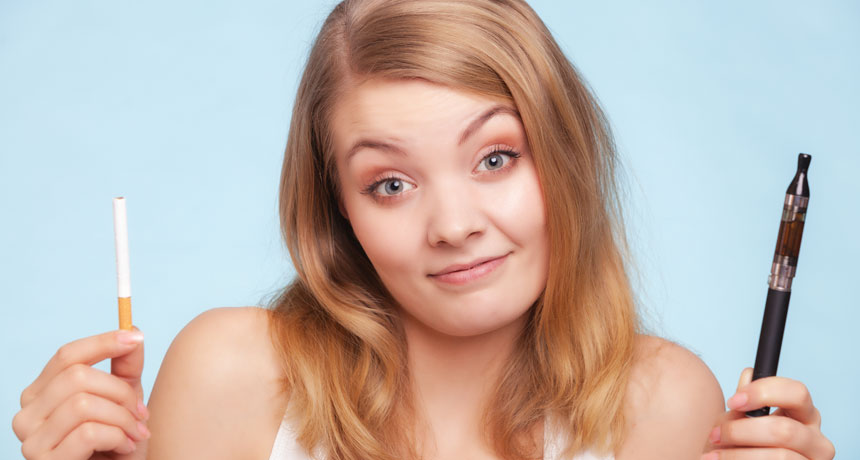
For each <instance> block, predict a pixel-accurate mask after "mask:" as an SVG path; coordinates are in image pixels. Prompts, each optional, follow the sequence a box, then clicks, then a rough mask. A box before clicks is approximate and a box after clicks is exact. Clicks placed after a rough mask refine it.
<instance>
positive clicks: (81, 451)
mask: <svg viewBox="0 0 860 460" xmlns="http://www.w3.org/2000/svg"><path fill="white" fill-rule="evenodd" d="M136 447H137V446H136V444H135V443H134V441H132V440H131V439H129V438H128V436H126V435H125V433H124V432H123V431H122V430H121V429H119V428H117V427H115V426H108V425H102V424H101V423H95V422H85V423H82V424H80V425H79V426H78V427H77V428H75V430H74V431H72V432H71V433H69V436H66V438H65V439H63V441H62V442H61V443H60V444H59V445H58V446H57V447H56V449H54V451H53V452H51V455H50V456H49V457H48V459H50V460H54V459H57V460H59V459H78V458H80V459H87V458H89V457H90V456H91V455H92V454H93V453H95V452H106V451H114V452H116V453H118V454H130V453H131V452H133V451H134V450H135V449H136Z"/></svg>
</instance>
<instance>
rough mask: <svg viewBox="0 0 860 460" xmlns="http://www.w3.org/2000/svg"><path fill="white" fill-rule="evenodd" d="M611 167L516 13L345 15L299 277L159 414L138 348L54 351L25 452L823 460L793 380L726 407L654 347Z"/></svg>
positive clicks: (377, 6)
mask: <svg viewBox="0 0 860 460" xmlns="http://www.w3.org/2000/svg"><path fill="white" fill-rule="evenodd" d="M615 162H616V157H615V152H614V149H613V143H612V138H611V135H610V132H609V128H608V126H607V124H606V122H605V119H604V117H603V115H602V113H601V110H600V108H599V107H598V105H597V103H596V102H595V100H594V98H593V97H592V96H591V94H590V93H589V91H588V90H587V88H586V86H585V85H584V83H583V82H582V80H581V78H580V77H579V76H578V74H577V73H576V71H575V70H574V68H573V67H572V66H571V64H570V63H569V62H568V60H567V59H566V58H565V56H564V55H563V53H562V52H561V50H560V49H559V47H558V46H557V44H556V43H555V41H554V40H553V38H552V37H551V35H550V33H549V32H548V31H547V29H546V28H545V27H544V25H543V23H542V22H541V21H540V19H539V18H538V17H537V16H536V15H535V13H534V12H533V11H532V10H531V9H530V8H529V7H528V6H527V5H526V4H525V3H524V2H522V1H519V0H469V1H465V0H451V1H441V0H419V1H416V0H409V1H401V0H380V1H361V0H358V1H351V0H347V1H344V2H343V3H341V4H339V5H337V6H336V7H335V9H334V11H333V12H332V13H331V14H330V16H329V17H328V19H327V20H326V22H325V24H324V25H323V27H322V30H321V31H320V34H319V36H318V38H317V41H316V43H315V44H314V47H313V49H312V51H311V54H310V57H309V60H308V63H307V67H306V70H305V73H304V75H303V78H302V81H301V84H300V87H299V90H298V94H297V97H296V102H295V108H294V111H293V116H292V121H291V126H290V134H289V140H288V142H287V148H286V154H285V158H284V165H283V171H282V180H281V195H280V213H281V223H282V228H283V234H284V238H285V240H286V242H287V245H288V247H289V249H290V254H291V255H292V260H293V264H294V266H295V270H296V272H297V277H296V279H295V281H294V282H293V283H292V284H291V285H289V286H287V287H286V288H285V289H284V291H283V292H282V293H281V295H280V296H279V298H278V299H277V300H276V302H274V304H273V305H272V306H271V308H269V309H259V308H226V309H216V310H212V311H208V312H206V313H203V314H202V315H200V316H199V317H198V318H196V319H195V320H193V321H192V322H191V323H190V324H189V325H188V326H187V327H186V328H185V329H183V331H182V332H181V333H180V334H179V335H178V337H177V338H176V339H175V341H174V343H173V344H172V346H171V347H170V350H169V351H168V353H167V355H166V356H165V358H164V362H163V363H162V366H161V370H160V371H159V374H158V378H157V380H156V383H155V386H154V388H153V392H152V396H151V397H150V399H149V407H148V408H147V407H146V406H144V405H143V402H142V401H143V399H142V398H143V394H142V390H141V385H140V375H141V371H142V366H143V343H142V340H143V337H142V335H141V334H140V332H139V331H134V332H127V331H113V332H108V333H105V334H102V335H98V336H93V337H88V338H84V339H81V340H78V341H75V342H72V343H69V344H67V345H64V346H63V347H61V348H60V349H59V351H58V352H57V354H56V355H55V356H54V357H53V358H52V359H51V360H50V361H49V362H48V364H47V365H46V366H45V369H44V371H43V372H42V374H41V375H40V376H39V377H38V378H37V379H36V380H35V381H34V382H33V384H32V385H30V386H29V387H27V388H26V389H25V390H24V391H23V393H22V395H21V405H22V409H21V411H20V412H19V413H18V414H17V415H16V417H15V419H14V421H13V427H14V430H15V432H16V434H17V435H18V436H19V438H20V439H21V440H22V442H23V445H22V450H23V453H24V456H25V457H26V458H28V459H86V458H117V459H142V458H150V459H189V458H206V459H266V458H269V459H289V460H294V459H306V458H311V455H313V454H319V455H320V456H323V457H325V458H329V459H350V460H358V459H408V458H423V459H502V458H504V459H515V458H545V459H556V458H578V459H583V460H584V459H612V458H615V459H619V460H629V459H661V460H665V459H692V458H699V457H700V456H703V454H704V456H703V458H711V459H715V458H720V459H723V460H728V459H749V460H753V459H764V458H768V459H772V458H783V459H816V460H820V459H832V458H833V455H834V453H833V446H832V444H831V443H830V442H829V441H828V440H827V439H826V438H825V437H824V436H823V435H822V434H821V432H820V430H819V427H820V421H821V418H820V415H819V413H818V411H817V410H816V408H815V407H814V406H813V405H812V402H811V398H810V395H809V393H808V391H807V390H806V388H805V387H804V386H803V385H802V384H801V383H799V382H796V381H792V380H789V379H786V378H782V377H772V378H767V379H761V380H757V381H756V382H752V383H750V376H751V372H750V369H745V370H744V371H743V372H742V373H741V378H740V382H739V385H738V392H737V394H736V395H734V396H733V397H732V398H731V399H729V408H730V410H729V411H727V412H726V411H725V406H724V404H723V394H722V391H721V389H720V387H719V385H718V383H717V381H716V379H715V378H714V376H713V375H712V374H711V372H710V370H709V369H708V368H707V366H706V365H705V364H704V363H703V362H702V361H701V360H699V359H698V358H697V357H696V356H695V355H693V354H692V353H690V352H689V351H687V350H685V349H684V348H682V347H680V346H677V345H675V344H672V343H670V342H667V341H665V340H662V339H659V338H657V337H653V336H649V335H646V334H644V331H643V330H642V328H641V327H640V325H639V322H638V320H637V316H636V312H635V308H634V307H635V302H634V297H633V293H632V292H631V288H630V284H629V282H628V278H627V275H626V272H625V268H626V267H627V266H628V265H629V262H630V261H629V256H628V251H627V247H626V243H625V239H624V228H623V225H622V221H621V213H620V209H619V206H618V198H617V195H616V189H615V187H616V185H615V182H614V181H615V176H614V168H615V164H616V163H615ZM105 358H112V359H113V361H112V369H111V370H112V372H111V374H106V373H103V372H101V371H98V370H95V369H93V368H92V367H90V366H91V365H92V364H93V363H95V362H98V361H100V360H103V359H105ZM764 405H768V406H776V407H780V409H779V410H777V411H776V413H775V414H774V415H773V416H769V417H759V418H746V417H744V416H743V413H744V411H746V410H750V409H752V408H757V407H761V406H764ZM150 431H151V434H150Z"/></svg>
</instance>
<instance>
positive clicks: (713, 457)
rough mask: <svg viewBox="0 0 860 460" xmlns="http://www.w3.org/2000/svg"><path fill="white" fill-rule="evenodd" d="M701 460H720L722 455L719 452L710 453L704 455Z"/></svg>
mask: <svg viewBox="0 0 860 460" xmlns="http://www.w3.org/2000/svg"><path fill="white" fill-rule="evenodd" d="M701 460H720V454H719V453H718V452H708V453H707V454H705V455H702V459H701Z"/></svg>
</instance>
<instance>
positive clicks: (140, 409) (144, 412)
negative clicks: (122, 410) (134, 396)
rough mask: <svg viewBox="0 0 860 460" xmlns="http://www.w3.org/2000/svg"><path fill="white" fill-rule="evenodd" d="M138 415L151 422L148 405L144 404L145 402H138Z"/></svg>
mask: <svg viewBox="0 0 860 460" xmlns="http://www.w3.org/2000/svg"><path fill="white" fill-rule="evenodd" d="M137 413H138V415H140V417H141V418H143V419H144V420H149V410H147V408H146V404H144V403H143V401H138V402H137Z"/></svg>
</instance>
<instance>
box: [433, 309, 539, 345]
mask: <svg viewBox="0 0 860 460" xmlns="http://www.w3.org/2000/svg"><path fill="white" fill-rule="evenodd" d="M527 312H528V309H525V310H522V309H517V311H514V312H505V313H504V314H500V312H498V311H497V310H495V309H491V308H487V309H474V308H472V311H471V312H470V314H468V315H463V314H462V313H463V312H462V311H457V312H452V314H451V315H450V316H448V317H443V318H438V317H437V318H433V319H429V318H428V319H427V320H422V319H421V318H416V319H417V320H418V321H419V322H422V323H424V325H425V326H426V327H429V328H431V329H434V330H435V331H437V332H439V333H441V334H444V335H449V336H452V337H461V338H465V337H477V336H481V335H485V334H490V333H493V332H497V331H503V330H509V329H510V328H517V329H519V328H521V327H522V324H523V320H524V319H525V315H526V313H527ZM458 313H459V314H458Z"/></svg>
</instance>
